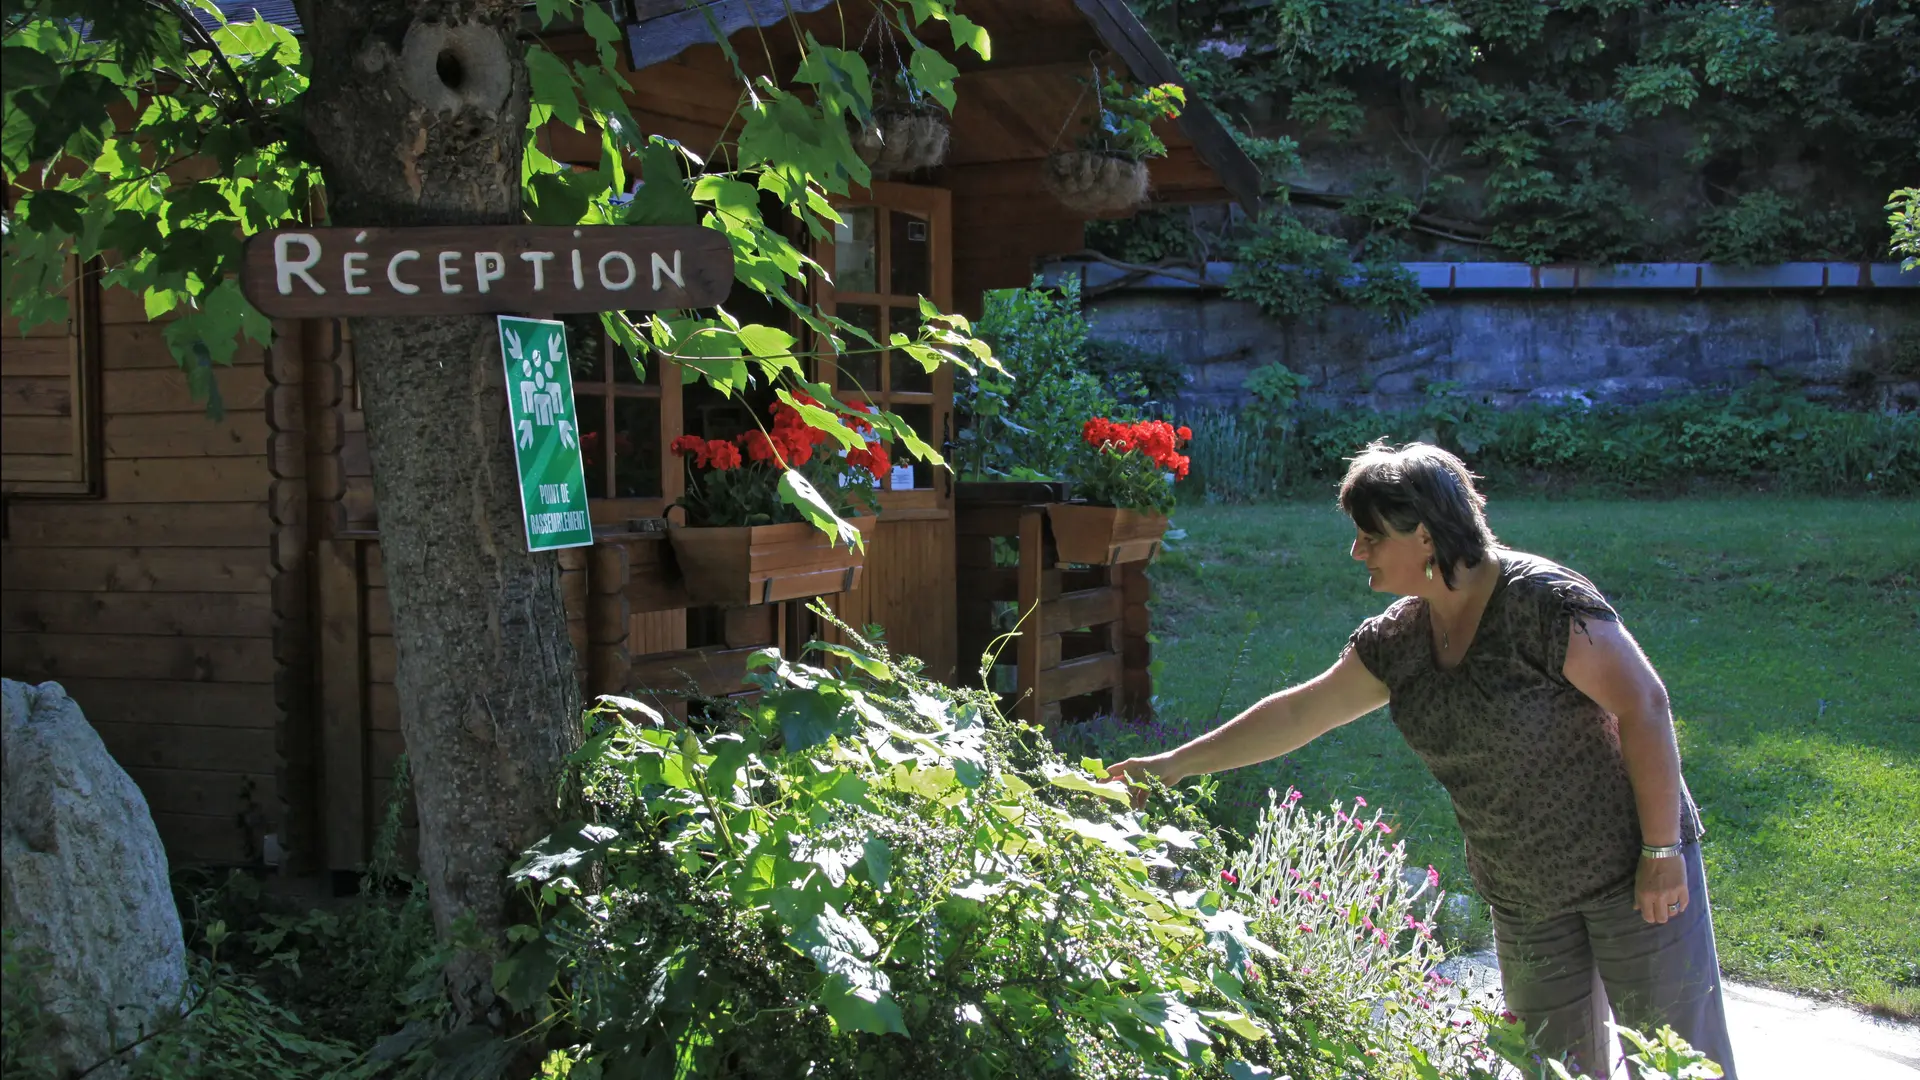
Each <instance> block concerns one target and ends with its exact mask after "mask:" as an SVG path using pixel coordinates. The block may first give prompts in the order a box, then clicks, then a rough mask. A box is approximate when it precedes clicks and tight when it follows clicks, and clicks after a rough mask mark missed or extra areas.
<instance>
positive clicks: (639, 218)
mask: <svg viewBox="0 0 1920 1080" xmlns="http://www.w3.org/2000/svg"><path fill="white" fill-rule="evenodd" d="M674 147H675V144H673V143H671V142H668V141H667V140H666V139H662V138H660V137H658V136H655V137H654V138H651V139H648V140H647V147H646V149H645V150H642V151H641V152H640V176H641V178H642V180H643V181H644V182H643V183H642V184H641V185H640V190H639V191H637V192H635V193H634V196H633V202H631V203H629V204H627V215H626V220H627V224H629V225H694V224H697V223H698V222H699V220H700V209H699V207H697V206H695V205H694V203H693V195H692V194H691V193H690V192H688V191H687V184H686V181H685V180H683V179H681V176H680V154H679V153H678V152H677V151H676V150H675V149H674Z"/></svg>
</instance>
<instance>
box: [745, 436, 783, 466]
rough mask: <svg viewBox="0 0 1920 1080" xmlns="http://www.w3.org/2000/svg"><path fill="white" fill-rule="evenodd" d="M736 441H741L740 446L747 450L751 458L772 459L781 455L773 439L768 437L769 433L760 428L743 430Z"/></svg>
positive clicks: (754, 459) (748, 456)
mask: <svg viewBox="0 0 1920 1080" xmlns="http://www.w3.org/2000/svg"><path fill="white" fill-rule="evenodd" d="M736 441H738V442H739V444H740V448H741V449H742V450H745V451H746V452H747V458H748V459H749V460H752V461H772V460H774V459H775V458H777V457H779V456H780V454H779V451H778V450H777V449H776V448H775V447H774V445H773V440H772V439H771V438H768V436H767V433H766V432H764V431H761V430H760V429H759V428H754V429H753V430H752V431H743V432H741V433H740V435H739V437H738V439H737V440H736Z"/></svg>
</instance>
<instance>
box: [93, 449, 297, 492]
mask: <svg viewBox="0 0 1920 1080" xmlns="http://www.w3.org/2000/svg"><path fill="white" fill-rule="evenodd" d="M106 476H107V486H106V497H107V501H108V502H137V503H225V502H260V501H263V500H265V499H266V497H267V488H268V485H270V484H272V483H273V474H272V473H271V472H269V471H268V470H267V459H266V457H264V456H250V457H181V458H132V459H120V460H109V461H108V462H107V463H106Z"/></svg>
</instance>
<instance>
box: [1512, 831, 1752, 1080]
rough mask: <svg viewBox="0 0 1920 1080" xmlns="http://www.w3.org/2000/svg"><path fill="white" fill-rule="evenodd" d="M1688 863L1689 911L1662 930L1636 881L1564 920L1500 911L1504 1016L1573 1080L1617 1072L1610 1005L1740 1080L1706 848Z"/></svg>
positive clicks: (1689, 855)
mask: <svg viewBox="0 0 1920 1080" xmlns="http://www.w3.org/2000/svg"><path fill="white" fill-rule="evenodd" d="M1682 857H1683V858H1684V859H1685V861H1686V865H1687V897H1688V899H1687V910H1686V911H1684V912H1681V913H1680V914H1679V915H1678V916H1676V917H1674V918H1672V919H1669V920H1667V921H1666V922H1665V923H1649V922H1647V921H1646V920H1645V919H1642V918H1641V917H1640V912H1639V911H1638V910H1637V909H1636V908H1635V907H1634V906H1633V881H1632V879H1628V880H1627V881H1626V882H1624V883H1622V884H1621V885H1620V886H1619V887H1618V888H1616V889H1613V890H1611V891H1609V892H1608V893H1607V894H1606V895H1604V896H1601V897H1599V898H1598V899H1596V900H1594V901H1592V902H1591V903H1588V904H1585V905H1582V906H1581V907H1579V908H1577V909H1575V910H1573V911H1569V912H1565V913H1562V914H1558V915H1551V916H1544V917H1541V916H1526V917H1520V916H1517V915H1514V914H1512V913H1502V912H1501V911H1500V910H1499V909H1498V908H1495V909H1494V911H1493V937H1494V944H1495V947H1496V949H1497V950H1498V952H1499V956H1500V982H1501V984H1502V987H1503V988H1504V989H1505V991H1506V996H1507V1008H1508V1009H1509V1010H1511V1011H1512V1012H1513V1013H1514V1015H1516V1016H1518V1017H1519V1018H1520V1019H1521V1021H1522V1022H1523V1023H1525V1024H1526V1026H1527V1033H1528V1034H1529V1035H1531V1036H1533V1037H1534V1038H1535V1039H1536V1040H1537V1045H1538V1048H1539V1052H1540V1054H1541V1056H1543V1057H1553V1058H1562V1059H1563V1060H1565V1061H1566V1062H1567V1063H1568V1064H1569V1065H1570V1066H1574V1065H1577V1068H1573V1069H1572V1070H1571V1071H1572V1072H1573V1073H1574V1075H1576V1076H1577V1075H1579V1074H1580V1072H1581V1071H1585V1072H1587V1073H1589V1074H1591V1075H1593V1076H1594V1077H1596V1078H1600V1080H1604V1078H1606V1077H1607V1076H1609V1075H1611V1073H1612V1069H1613V1067H1614V1065H1615V1064H1616V1062H1613V1061H1603V1060H1602V1059H1603V1058H1604V1057H1605V1056H1606V1054H1607V1045H1608V1043H1607V1027H1606V1020H1607V1014H1608V1012H1609V1006H1611V1012H1612V1014H1613V1017H1614V1019H1615V1020H1616V1021H1617V1022H1618V1023H1620V1024H1623V1025H1625V1026H1627V1027H1631V1028H1634V1029H1636V1030H1638V1031H1641V1032H1642V1033H1644V1034H1647V1035H1651V1034H1653V1032H1654V1031H1655V1030H1656V1029H1658V1028H1659V1027H1661V1026H1662V1025H1667V1026H1670V1027H1672V1028H1673V1030H1674V1031H1675V1032H1677V1033H1678V1034H1679V1035H1680V1037H1681V1038H1683V1039H1685V1040H1687V1042H1688V1043H1690V1044H1692V1046H1693V1047H1694V1048H1695V1049H1697V1050H1701V1051H1704V1052H1705V1053H1706V1054H1707V1056H1708V1057H1710V1058H1712V1059H1713V1060H1714V1061H1715V1062H1717V1063H1718V1064H1719V1065H1720V1067H1721V1068H1722V1069H1723V1070H1725V1075H1726V1080H1738V1074H1737V1073H1735V1072H1734V1067H1733V1047H1732V1046H1731V1044H1730V1043H1729V1041H1728V1039H1727V1015H1726V1009H1725V1005H1724V1002H1723V1000H1722V998H1721V994H1720V958H1719V954H1718V953H1717V952H1716V951H1715V949H1714V943H1713V916H1712V914H1711V913H1710V912H1709V911H1708V908H1707V877H1706V872H1705V870H1704V868H1703V867H1702V866H1701V864H1700V845H1699V844H1698V843H1690V844H1687V845H1686V849H1685V851H1684V853H1683V855H1682ZM1627 1052H1629V1053H1630V1052H1632V1050H1631V1047H1629V1048H1627ZM1563 1055H1564V1057H1563ZM1634 1073H1635V1074H1636V1075H1637V1073H1638V1070H1634Z"/></svg>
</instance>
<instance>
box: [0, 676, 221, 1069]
mask: <svg viewBox="0 0 1920 1080" xmlns="http://www.w3.org/2000/svg"><path fill="white" fill-rule="evenodd" d="M0 689H4V693H5V726H4V732H3V733H0V734H3V737H0V774H3V775H0V802H3V804H4V805H3V806H0V831H4V854H3V858H0V891H3V892H4V897H3V899H4V904H5V906H4V909H0V912H3V914H4V923H5V927H6V930H7V936H8V938H9V939H10V943H9V946H10V948H11V949H12V950H15V951H16V953H17V955H18V956H19V958H20V959H21V961H22V963H23V964H24V966H25V974H26V975H27V976H28V978H29V979H30V980H31V983H32V988H31V989H32V991H33V993H34V996H36V997H37V998H38V1001H39V1004H40V1007H41V1009H42V1010H43V1012H44V1014H45V1015H46V1016H47V1017H48V1018H49V1025H50V1032H49V1034H50V1039H49V1046H48V1047H47V1052H48V1053H50V1054H51V1055H52V1056H53V1058H54V1061H53V1063H52V1064H53V1065H54V1066H55V1068H56V1070H58V1072H59V1074H60V1075H69V1074H70V1073H71V1072H74V1071H78V1070H82V1069H86V1068H88V1067H89V1066H92V1065H94V1064H95V1063H96V1062H99V1061H100V1060H101V1059H103V1058H105V1057H106V1056H107V1055H108V1054H110V1053H111V1052H113V1051H114V1050H116V1049H118V1048H121V1047H124V1046H127V1045H128V1044H130V1043H132V1042H134V1040H136V1039H138V1038H139V1037H140V1036H141V1035H143V1034H145V1033H147V1032H149V1031H152V1030H153V1029H154V1028H155V1027H156V1026H158V1025H159V1024H161V1023H163V1022H165V1021H166V1020H167V1019H169V1018H170V1017H173V1016H177V1015H178V1014H179V1011H180V1009H181V1006H182V1004H183V997H184V993H185V987H186V979H187V971H186V949H185V946H184V943H183V942H182V940H181V934H180V914H179V911H178V910H177V909H176V908H175V907H174V902H173V894H172V891H171V889H170V888H169V886H168V883H167V856H166V852H165V851H164V850H162V849H161V846H160V834H159V832H158V831H156V830H155V829H154V826H153V817H152V815H151V814H150V813H149V812H148V810H147V800H146V798H145V797H144V796H142V795H141V793H140V789H139V787H138V786H136V785H135V784H134V782H133V780H132V778H131V777H129V776H127V774H126V772H125V771H124V770H122V769H121V768H120V766H119V765H118V764H117V763H115V761H114V760H113V757H112V755H110V754H108V753H107V748H106V746H105V745H104V744H102V743H101V741H100V736H99V735H98V734H96V733H95V732H94V730H93V727H92V725H90V724H88V723H87V718H86V717H85V716H84V715H82V714H81V712H80V706H78V705H76V704H75V703H74V702H73V699H72V698H69V697H68V696H67V693H66V691H65V690H64V689H63V688H62V687H61V686H60V685H59V684H58V683H52V682H48V683H42V684H40V685H39V686H30V685H28V684H26V683H21V682H15V681H14V680H12V679H4V680H0ZM19 989H20V988H18V987H16V988H12V989H11V990H10V994H11V993H13V992H17V991H18V990H19ZM115 1073H116V1068H115V1067H113V1066H109V1067H107V1068H102V1069H100V1070H98V1071H96V1072H94V1073H93V1074H92V1075H93V1076H94V1077H105V1076H111V1075H114V1074H115Z"/></svg>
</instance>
